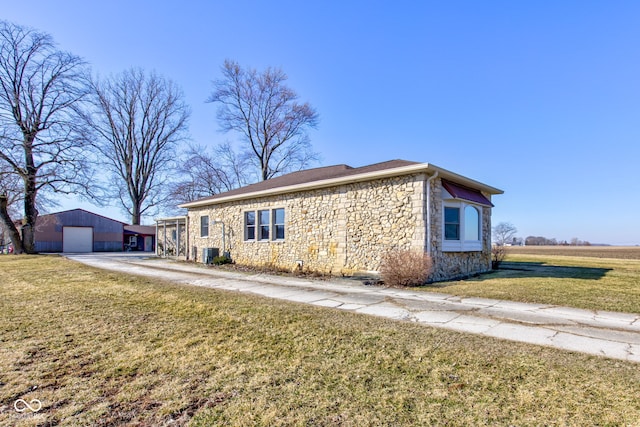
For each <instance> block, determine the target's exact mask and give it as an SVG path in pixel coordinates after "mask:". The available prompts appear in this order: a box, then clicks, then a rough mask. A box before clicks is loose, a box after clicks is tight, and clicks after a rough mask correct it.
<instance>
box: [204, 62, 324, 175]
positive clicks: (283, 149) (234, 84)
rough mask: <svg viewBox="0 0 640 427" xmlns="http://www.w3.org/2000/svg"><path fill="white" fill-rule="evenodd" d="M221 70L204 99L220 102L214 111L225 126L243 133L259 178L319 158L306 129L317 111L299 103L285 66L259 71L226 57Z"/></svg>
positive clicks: (301, 167)
mask: <svg viewBox="0 0 640 427" xmlns="http://www.w3.org/2000/svg"><path fill="white" fill-rule="evenodd" d="M222 74H223V77H222V78H221V79H219V80H216V81H214V91H213V93H212V94H211V96H210V97H209V99H208V100H207V101H208V102H215V103H219V104H220V107H219V109H218V115H217V117H218V120H219V121H220V126H221V128H222V130H223V131H224V132H228V131H235V132H238V133H240V135H242V139H243V142H244V143H245V146H246V149H247V152H249V153H251V159H252V161H253V162H255V164H256V166H258V167H259V170H260V177H261V178H262V179H263V180H266V179H269V178H272V177H274V176H276V175H279V174H282V173H285V172H289V171H292V170H299V169H303V168H305V167H307V166H308V165H309V164H311V163H312V162H314V161H316V160H317V159H318V155H317V154H316V153H314V152H313V151H312V149H311V144H310V142H309V137H308V135H307V130H308V129H309V128H315V127H316V126H317V124H318V113H317V112H316V111H315V109H313V108H312V107H311V106H310V105H309V103H304V104H300V103H298V95H297V94H296V93H295V92H294V91H293V90H292V89H290V88H289V87H287V86H286V85H285V81H286V80H287V75H286V74H285V73H284V71H282V70H280V69H273V68H267V69H266V70H265V71H263V72H262V73H258V71H256V70H254V69H243V68H242V67H240V65H238V63H236V62H233V61H229V60H227V61H225V63H224V65H223V67H222Z"/></svg>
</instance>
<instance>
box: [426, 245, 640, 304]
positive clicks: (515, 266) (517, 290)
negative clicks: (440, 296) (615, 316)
mask: <svg viewBox="0 0 640 427" xmlns="http://www.w3.org/2000/svg"><path fill="white" fill-rule="evenodd" d="M436 286H437V287H438V288H439V289H438V291H441V292H445V293H451V294H454V295H460V296H477V297H485V298H495V299H507V300H514V301H523V302H535V303H543V304H553V305H565V306H572V307H578V308H585V309H590V310H606V311H621V312H629V313H640V260H637V259H619V258H594V257H578V256H566V255H547V254H537V255H530V254H513V255H509V256H508V257H507V259H506V262H504V263H503V265H502V266H501V268H500V270H498V271H496V272H493V273H489V274H483V275H480V276H478V277H474V278H471V279H469V280H463V281H457V282H445V283H439V284H437V285H436ZM426 289H427V290H433V289H430V288H426Z"/></svg>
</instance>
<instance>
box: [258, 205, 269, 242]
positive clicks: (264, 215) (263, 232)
mask: <svg viewBox="0 0 640 427" xmlns="http://www.w3.org/2000/svg"><path fill="white" fill-rule="evenodd" d="M269 228H270V227H269V210H267V209H265V210H261V211H258V240H269Z"/></svg>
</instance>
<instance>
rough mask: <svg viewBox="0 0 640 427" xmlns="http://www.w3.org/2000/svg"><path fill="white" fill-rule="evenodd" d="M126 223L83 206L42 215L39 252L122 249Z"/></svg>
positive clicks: (114, 250) (38, 229)
mask: <svg viewBox="0 0 640 427" xmlns="http://www.w3.org/2000/svg"><path fill="white" fill-rule="evenodd" d="M124 226H125V224H124V223H123V222H120V221H116V220H114V219H110V218H107V217H104V216H102V215H98V214H95V213H92V212H88V211H85V210H83V209H73V210H70V211H64V212H57V213H52V214H48V215H41V216H39V217H38V221H37V224H36V230H35V241H36V250H37V251H38V252H120V251H122V248H123V246H122V242H123V236H124Z"/></svg>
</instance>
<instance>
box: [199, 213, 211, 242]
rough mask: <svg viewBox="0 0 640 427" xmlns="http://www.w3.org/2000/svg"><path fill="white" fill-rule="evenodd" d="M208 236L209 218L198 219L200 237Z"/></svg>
mask: <svg viewBox="0 0 640 427" xmlns="http://www.w3.org/2000/svg"><path fill="white" fill-rule="evenodd" d="M208 235H209V216H208V215H205V216H201V217H200V237H207V236H208Z"/></svg>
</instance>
